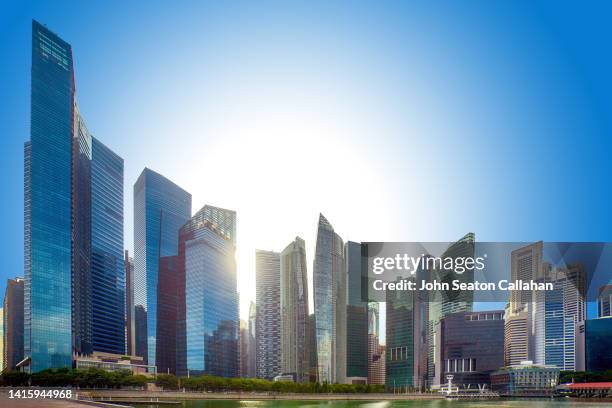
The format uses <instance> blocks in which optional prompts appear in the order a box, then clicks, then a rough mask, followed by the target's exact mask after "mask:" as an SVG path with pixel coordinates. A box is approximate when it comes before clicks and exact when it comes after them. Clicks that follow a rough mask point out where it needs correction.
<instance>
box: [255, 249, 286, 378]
mask: <svg viewBox="0 0 612 408" xmlns="http://www.w3.org/2000/svg"><path fill="white" fill-rule="evenodd" d="M255 279H256V286H257V288H256V293H255V305H256V308H257V311H256V316H257V317H256V319H257V320H256V326H255V327H256V329H255V343H256V348H257V361H256V365H257V377H258V378H265V379H268V380H271V379H273V378H274V377H275V376H277V375H279V374H280V373H281V339H280V335H281V333H280V330H281V327H280V326H281V322H280V319H281V315H280V254H279V253H278V252H272V251H262V250H256V251H255Z"/></svg>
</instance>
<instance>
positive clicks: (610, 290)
mask: <svg viewBox="0 0 612 408" xmlns="http://www.w3.org/2000/svg"><path fill="white" fill-rule="evenodd" d="M597 315H598V317H610V316H612V285H604V286H602V287H601V288H599V295H598V296H597Z"/></svg>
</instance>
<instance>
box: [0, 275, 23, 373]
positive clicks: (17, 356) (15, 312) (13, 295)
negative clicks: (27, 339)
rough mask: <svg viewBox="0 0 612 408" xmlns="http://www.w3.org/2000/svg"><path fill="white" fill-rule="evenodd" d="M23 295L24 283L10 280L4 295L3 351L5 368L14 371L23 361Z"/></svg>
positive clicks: (17, 279)
mask: <svg viewBox="0 0 612 408" xmlns="http://www.w3.org/2000/svg"><path fill="white" fill-rule="evenodd" d="M23 295H24V281H23V279H21V278H15V279H9V280H8V281H7V282H6V291H5V293H4V303H3V305H2V306H3V309H2V310H3V311H4V315H3V317H2V319H3V321H2V326H3V329H4V335H3V343H4V347H3V349H2V360H3V361H4V362H3V364H4V365H3V367H0V369H2V368H5V369H7V370H9V371H10V370H13V369H14V368H15V366H16V365H17V363H19V362H20V361H21V360H23Z"/></svg>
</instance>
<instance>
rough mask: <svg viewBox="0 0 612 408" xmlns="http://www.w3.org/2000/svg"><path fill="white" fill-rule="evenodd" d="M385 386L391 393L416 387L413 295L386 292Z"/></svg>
mask: <svg viewBox="0 0 612 408" xmlns="http://www.w3.org/2000/svg"><path fill="white" fill-rule="evenodd" d="M386 306H387V316H386V317H387V321H386V327H385V329H386V361H385V371H386V373H385V386H386V388H387V389H390V390H397V389H405V388H406V387H412V386H413V374H414V343H413V341H414V321H415V313H414V294H413V292H412V291H387V301H386Z"/></svg>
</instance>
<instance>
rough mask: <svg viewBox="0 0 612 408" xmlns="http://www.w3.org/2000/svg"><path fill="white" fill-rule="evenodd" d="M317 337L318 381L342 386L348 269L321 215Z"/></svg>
mask: <svg viewBox="0 0 612 408" xmlns="http://www.w3.org/2000/svg"><path fill="white" fill-rule="evenodd" d="M313 287H314V312H315V325H316V329H315V332H316V338H317V364H318V370H317V371H318V372H317V379H318V381H319V382H321V383H324V382H327V383H330V384H332V383H343V382H344V381H345V378H346V292H347V290H346V269H345V264H344V243H343V242H342V239H341V238H340V236H339V235H338V234H336V233H335V232H334V228H333V227H332V225H331V224H330V223H329V221H327V219H326V218H325V217H324V216H323V214H320V216H319V225H318V230H317V245H316V249H315V262H314V272H313Z"/></svg>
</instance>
